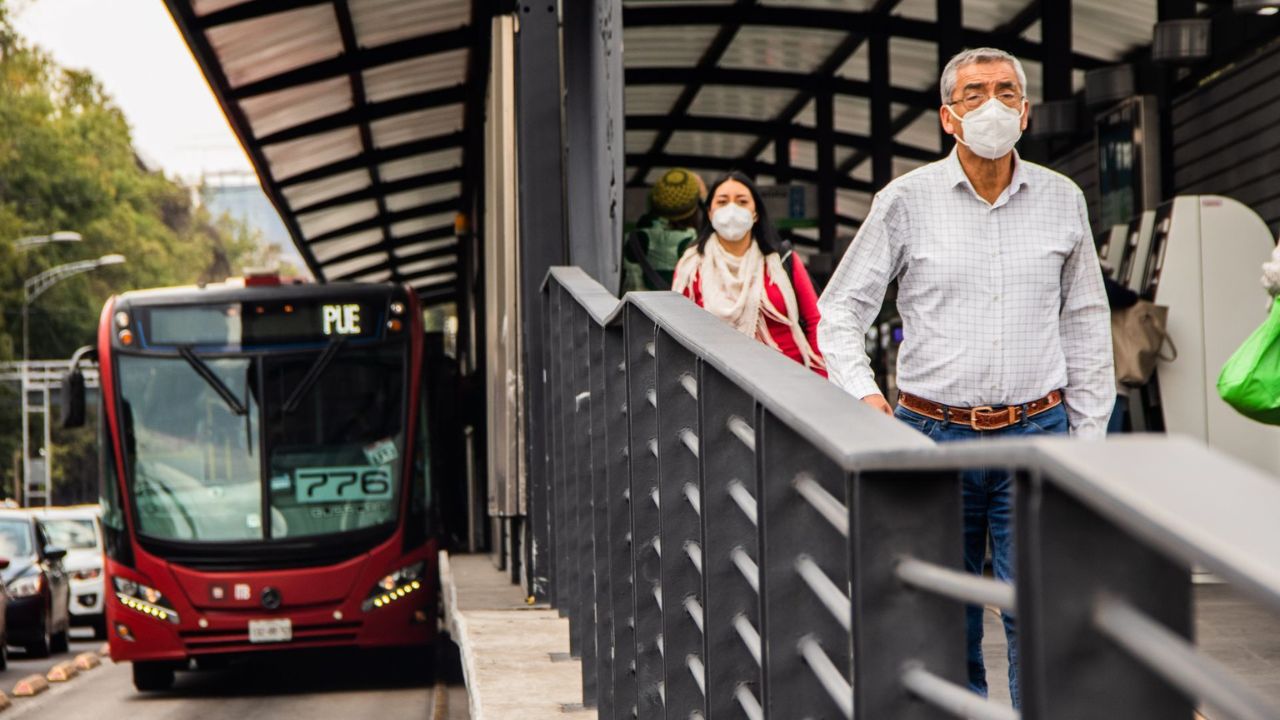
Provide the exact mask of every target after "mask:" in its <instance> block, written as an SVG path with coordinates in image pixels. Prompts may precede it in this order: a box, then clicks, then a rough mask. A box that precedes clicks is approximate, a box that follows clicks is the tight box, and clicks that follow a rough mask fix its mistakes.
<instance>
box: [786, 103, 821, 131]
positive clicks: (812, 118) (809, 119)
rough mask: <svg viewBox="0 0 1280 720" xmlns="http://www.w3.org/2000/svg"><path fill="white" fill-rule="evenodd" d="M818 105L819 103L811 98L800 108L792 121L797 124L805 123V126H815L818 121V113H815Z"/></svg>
mask: <svg viewBox="0 0 1280 720" xmlns="http://www.w3.org/2000/svg"><path fill="white" fill-rule="evenodd" d="M817 107H818V106H817V103H816V102H814V101H813V100H810V101H809V102H807V103H805V106H804V107H803V108H801V109H800V112H799V113H797V114H796V117H795V119H794V120H792V122H793V123H795V124H796V125H804V126H805V127H815V126H816V125H817V123H818V120H817V115H816V114H815V113H816V111H817Z"/></svg>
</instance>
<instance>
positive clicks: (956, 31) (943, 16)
mask: <svg viewBox="0 0 1280 720" xmlns="http://www.w3.org/2000/svg"><path fill="white" fill-rule="evenodd" d="M937 14H938V20H937V25H938V82H939V84H941V82H942V71H943V69H945V68H946V67H947V63H948V62H950V61H951V58H953V57H955V56H956V54H957V53H959V52H960V51H961V50H963V49H964V11H963V10H962V9H961V3H960V0H938V11H937ZM1024 90H1025V88H1024ZM950 99H951V98H947V100H950ZM939 101H940V102H941V98H939ZM951 143H952V140H951V135H949V134H948V133H947V131H946V130H943V129H942V123H941V122H939V123H938V152H942V153H946V152H950V151H951Z"/></svg>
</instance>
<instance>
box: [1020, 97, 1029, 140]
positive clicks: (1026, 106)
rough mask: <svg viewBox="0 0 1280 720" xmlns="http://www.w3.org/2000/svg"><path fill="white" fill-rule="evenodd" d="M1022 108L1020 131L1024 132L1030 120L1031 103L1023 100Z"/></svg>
mask: <svg viewBox="0 0 1280 720" xmlns="http://www.w3.org/2000/svg"><path fill="white" fill-rule="evenodd" d="M1022 107H1023V108H1024V110H1023V113H1022V131H1023V132H1026V131H1027V123H1028V122H1029V121H1030V120H1031V101H1030V100H1027V99H1025V98H1024V99H1023V100H1022Z"/></svg>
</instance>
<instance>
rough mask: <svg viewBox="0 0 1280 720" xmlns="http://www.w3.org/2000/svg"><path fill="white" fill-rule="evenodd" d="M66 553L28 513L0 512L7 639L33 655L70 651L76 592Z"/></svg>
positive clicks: (0, 571) (0, 548)
mask: <svg viewBox="0 0 1280 720" xmlns="http://www.w3.org/2000/svg"><path fill="white" fill-rule="evenodd" d="M66 554H67V551H66V550H65V549H63V548H60V547H57V546H56V545H52V544H50V543H49V540H48V537H47V536H46V535H45V532H44V528H42V527H40V523H39V522H38V521H37V520H36V518H35V516H33V515H32V514H31V513H29V512H25V511H22V510H0V557H4V558H8V560H9V564H8V566H7V567H5V568H4V569H3V570H0V578H3V579H4V584H5V587H6V588H7V589H8V593H9V602H8V607H6V608H5V638H6V641H7V642H9V643H13V644H14V645H20V646H22V647H23V648H25V649H26V651H27V653H28V654H29V655H32V656H35V657H45V656H47V655H48V654H49V653H50V652H63V651H65V650H66V649H67V639H68V638H67V633H68V631H69V630H70V629H71V613H70V606H71V587H70V583H69V582H68V579H67V573H66V571H65V570H64V569H63V567H62V559H63V557H65V556H66Z"/></svg>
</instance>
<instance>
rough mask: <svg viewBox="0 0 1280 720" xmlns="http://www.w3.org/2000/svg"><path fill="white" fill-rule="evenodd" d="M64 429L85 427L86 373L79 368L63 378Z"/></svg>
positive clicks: (67, 373) (70, 371) (68, 372)
mask: <svg viewBox="0 0 1280 720" xmlns="http://www.w3.org/2000/svg"><path fill="white" fill-rule="evenodd" d="M62 427H64V428H78V427H84V373H82V372H80V370H79V368H74V369H72V370H68V371H67V372H66V373H65V374H63V376H62Z"/></svg>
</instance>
